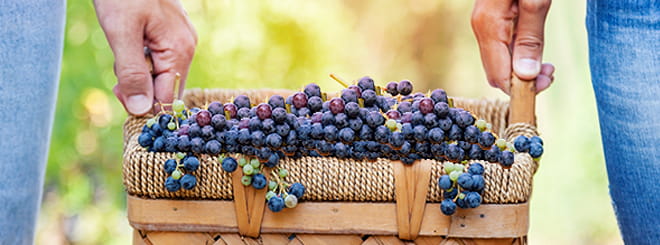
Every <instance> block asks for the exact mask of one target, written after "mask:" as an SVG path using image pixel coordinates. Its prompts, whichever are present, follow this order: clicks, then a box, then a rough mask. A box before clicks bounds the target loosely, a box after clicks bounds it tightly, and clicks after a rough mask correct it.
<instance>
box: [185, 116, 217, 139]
mask: <svg viewBox="0 0 660 245" xmlns="http://www.w3.org/2000/svg"><path fill="white" fill-rule="evenodd" d="M211 123H213V119H211ZM188 129H190V125H188V124H183V125H181V126H179V130H178V131H177V132H178V133H179V135H188Z"/></svg>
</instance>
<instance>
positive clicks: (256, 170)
mask: <svg viewBox="0 0 660 245" xmlns="http://www.w3.org/2000/svg"><path fill="white" fill-rule="evenodd" d="M253 169H254V170H252V175H255V174H258V173H261V169H260V168H253Z"/></svg>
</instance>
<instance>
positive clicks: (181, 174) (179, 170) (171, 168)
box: [163, 152, 199, 192]
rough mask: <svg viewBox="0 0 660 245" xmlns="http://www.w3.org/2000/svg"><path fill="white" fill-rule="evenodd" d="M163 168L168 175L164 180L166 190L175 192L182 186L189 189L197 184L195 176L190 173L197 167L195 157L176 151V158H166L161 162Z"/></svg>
mask: <svg viewBox="0 0 660 245" xmlns="http://www.w3.org/2000/svg"><path fill="white" fill-rule="evenodd" d="M177 160H178V162H177ZM163 168H164V170H165V172H166V173H167V174H168V175H170V176H168V177H167V179H166V180H165V189H167V190H168V191H171V192H175V191H178V190H180V189H181V188H182V187H183V189H186V190H191V189H192V188H194V187H195V186H196V185H197V178H196V177H195V176H194V175H192V172H195V170H197V169H198V168H199V160H198V159H197V157H195V156H193V155H186V154H185V153H181V152H178V153H176V159H167V160H166V161H165V163H163Z"/></svg>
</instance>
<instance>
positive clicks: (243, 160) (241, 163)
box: [238, 157, 247, 167]
mask: <svg viewBox="0 0 660 245" xmlns="http://www.w3.org/2000/svg"><path fill="white" fill-rule="evenodd" d="M245 164H247V160H245V158H244V157H241V158H239V159H238V166H241V167H244V166H245Z"/></svg>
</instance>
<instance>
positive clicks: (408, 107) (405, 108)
mask: <svg viewBox="0 0 660 245" xmlns="http://www.w3.org/2000/svg"><path fill="white" fill-rule="evenodd" d="M396 109H397V110H398V111H399V112H401V113H406V112H412V104H411V103H410V102H408V101H401V103H399V105H398V106H397V108H396Z"/></svg>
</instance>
